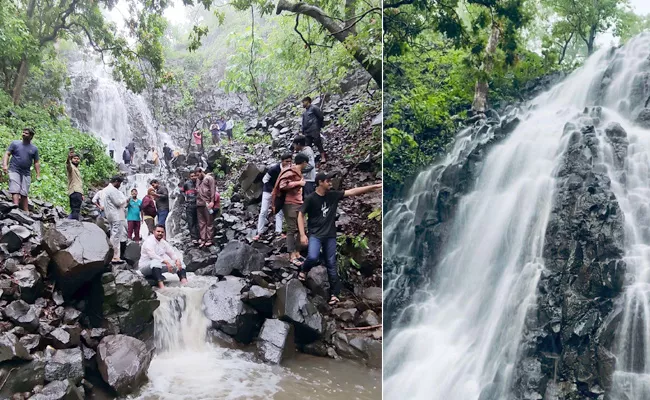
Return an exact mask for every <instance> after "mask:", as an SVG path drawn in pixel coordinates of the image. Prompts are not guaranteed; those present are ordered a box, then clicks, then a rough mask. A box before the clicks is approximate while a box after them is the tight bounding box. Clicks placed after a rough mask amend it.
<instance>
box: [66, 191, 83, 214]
mask: <svg viewBox="0 0 650 400" xmlns="http://www.w3.org/2000/svg"><path fill="white" fill-rule="evenodd" d="M82 197H83V195H82V194H81V193H78V192H74V193H72V194H71V195H70V216H69V217H68V219H76V220H77V221H80V220H81V203H83V200H82Z"/></svg>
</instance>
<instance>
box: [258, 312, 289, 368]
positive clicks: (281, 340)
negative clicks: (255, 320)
mask: <svg viewBox="0 0 650 400" xmlns="http://www.w3.org/2000/svg"><path fill="white" fill-rule="evenodd" d="M293 353H294V347H293V326H292V325H291V324H289V323H286V322H283V321H280V320H277V319H267V320H266V321H264V324H263V325H262V330H261V331H260V335H259V337H258V338H257V354H258V357H259V358H260V359H261V360H263V361H264V362H268V363H271V364H280V363H281V362H282V360H283V359H286V358H288V357H290V356H291V355H292V354H293Z"/></svg>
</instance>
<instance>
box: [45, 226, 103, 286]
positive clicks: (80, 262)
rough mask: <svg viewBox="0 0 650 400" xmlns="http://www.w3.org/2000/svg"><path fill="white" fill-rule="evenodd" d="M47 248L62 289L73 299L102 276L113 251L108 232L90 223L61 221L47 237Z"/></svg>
mask: <svg viewBox="0 0 650 400" xmlns="http://www.w3.org/2000/svg"><path fill="white" fill-rule="evenodd" d="M43 246H44V247H45V250H46V251H47V253H48V254H49V255H50V257H52V261H53V262H54V265H55V266H56V268H55V272H56V278H57V282H58V287H59V288H60V289H61V291H62V292H63V294H64V296H70V295H72V294H73V293H74V292H76V291H77V290H78V289H79V288H80V287H81V286H82V285H84V284H85V283H87V282H89V281H90V280H91V279H92V278H93V277H94V276H95V275H97V274H98V273H101V272H102V271H103V270H104V267H105V266H106V265H107V264H108V263H109V262H110V260H111V257H112V256H113V254H112V253H113V251H112V249H111V248H110V246H109V244H108V239H107V238H106V235H105V234H104V232H103V231H102V230H101V228H99V227H98V226H97V225H95V224H92V223H90V222H80V221H76V220H61V221H59V222H57V223H56V224H55V225H53V226H52V227H50V228H49V229H48V230H47V231H46V232H45V235H44V237H43Z"/></svg>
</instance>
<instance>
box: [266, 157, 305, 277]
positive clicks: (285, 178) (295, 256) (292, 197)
mask: <svg viewBox="0 0 650 400" xmlns="http://www.w3.org/2000/svg"><path fill="white" fill-rule="evenodd" d="M294 164H295V165H294V166H293V167H291V168H288V169H286V170H284V171H282V172H281V173H280V175H279V176H278V181H277V182H276V183H275V187H274V188H273V193H272V194H271V204H273V211H274V212H276V213H277V212H279V211H280V210H279V209H278V206H279V205H280V203H281V204H282V212H283V213H284V221H285V222H286V224H287V251H288V252H289V254H290V261H291V262H292V263H293V264H294V265H296V266H300V265H302V263H303V262H304V259H303V258H302V257H300V251H299V248H298V246H299V244H300V243H299V242H298V237H297V233H298V225H297V219H298V212H299V211H300V207H301V206H302V203H303V200H302V188H303V186H305V180H304V179H303V177H302V170H303V168H305V167H306V166H307V165H308V159H307V156H306V155H304V154H302V153H298V155H296V158H295V159H294Z"/></svg>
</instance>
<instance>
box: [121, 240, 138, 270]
mask: <svg viewBox="0 0 650 400" xmlns="http://www.w3.org/2000/svg"><path fill="white" fill-rule="evenodd" d="M140 250H141V248H140V243H136V242H131V243H129V244H127V245H126V249H125V250H124V254H123V255H122V256H123V257H124V260H126V262H127V264H129V265H130V266H134V265H135V263H137V262H138V261H140Z"/></svg>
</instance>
